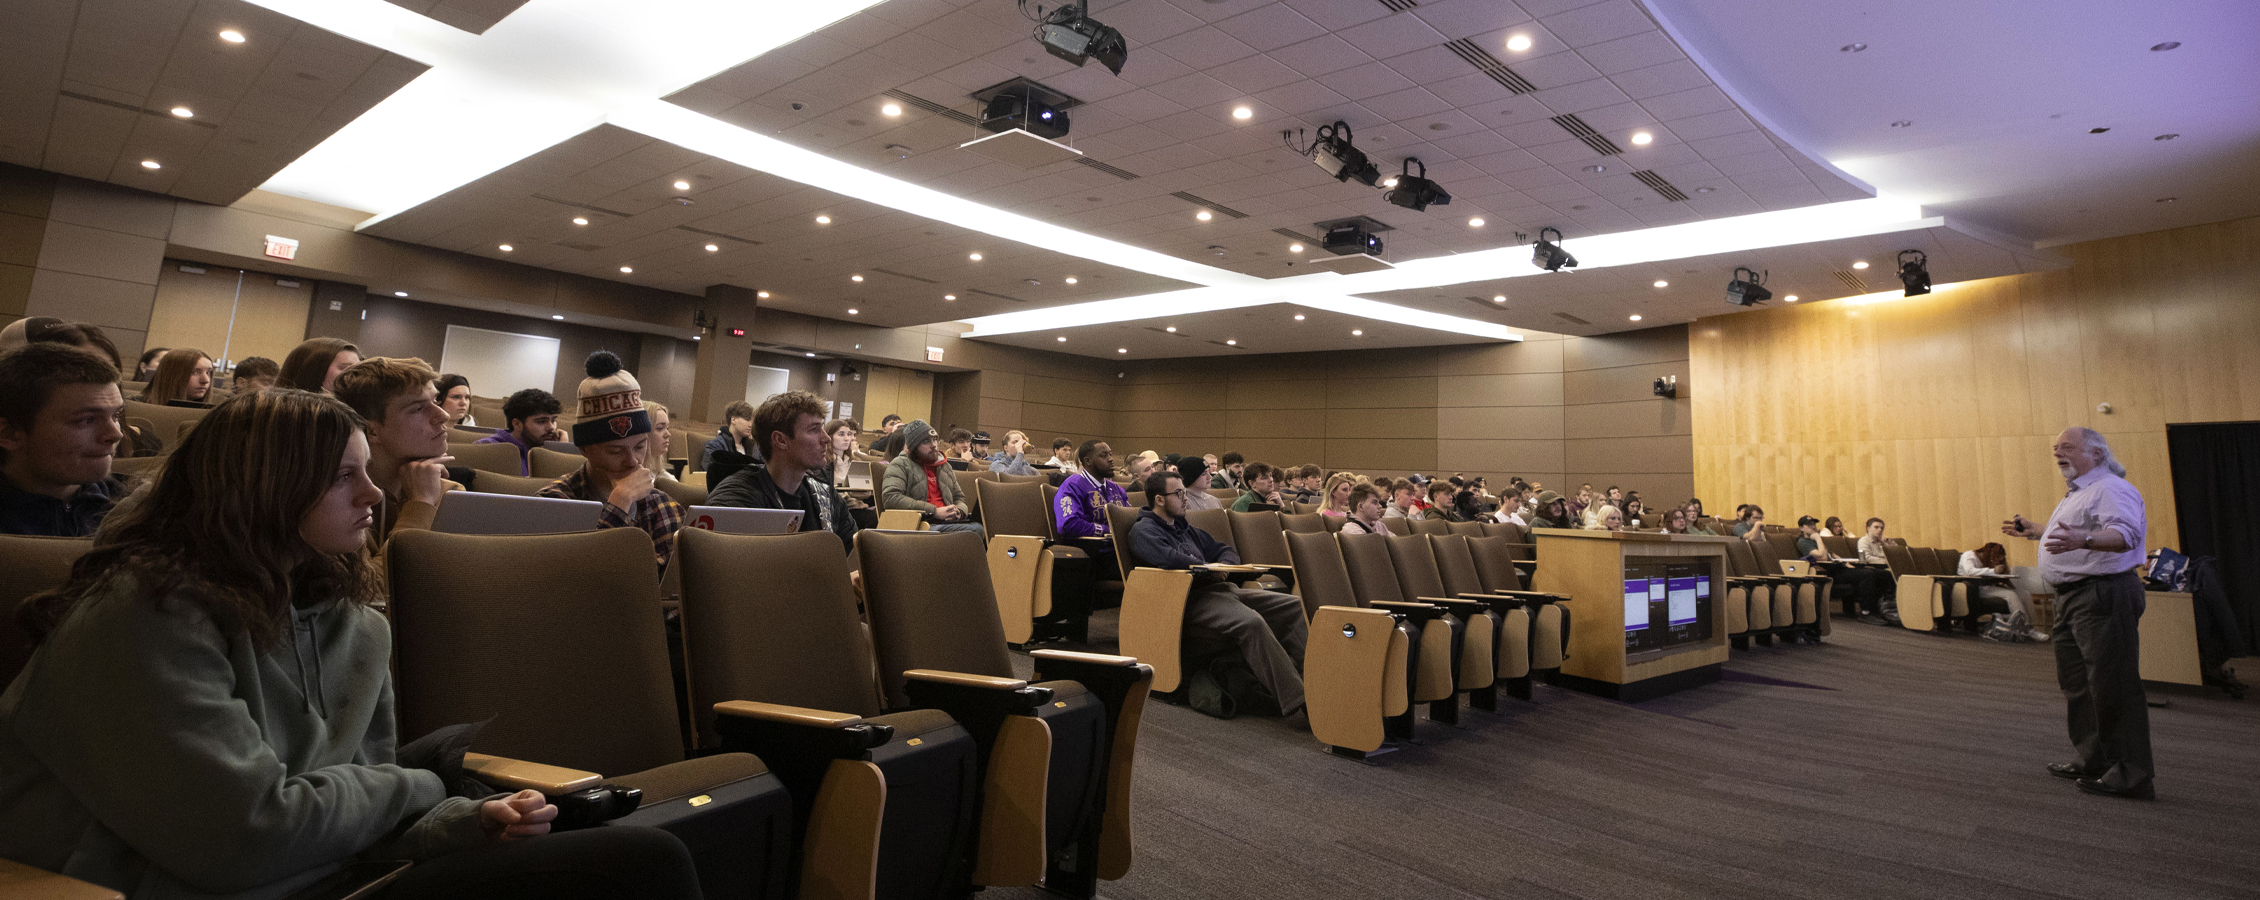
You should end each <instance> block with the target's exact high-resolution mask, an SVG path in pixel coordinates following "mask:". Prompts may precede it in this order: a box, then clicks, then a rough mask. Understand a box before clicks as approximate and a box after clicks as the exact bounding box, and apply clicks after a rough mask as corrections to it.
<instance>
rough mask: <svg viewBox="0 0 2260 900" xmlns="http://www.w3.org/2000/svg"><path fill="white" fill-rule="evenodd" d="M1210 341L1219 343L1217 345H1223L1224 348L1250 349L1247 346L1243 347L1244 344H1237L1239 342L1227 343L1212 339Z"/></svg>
mask: <svg viewBox="0 0 2260 900" xmlns="http://www.w3.org/2000/svg"><path fill="white" fill-rule="evenodd" d="M1209 343H1211V344H1215V345H1217V346H1219V347H1222V348H1224V349H1226V350H1246V349H1248V348H1246V347H1242V346H1239V345H1237V344H1227V343H1225V342H1223V341H1210V342H1209Z"/></svg>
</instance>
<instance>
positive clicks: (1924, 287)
mask: <svg viewBox="0 0 2260 900" xmlns="http://www.w3.org/2000/svg"><path fill="white" fill-rule="evenodd" d="M1910 253H1912V254H1914V255H1915V258H1914V259H1908V258H1907V254H1910ZM1899 283H1900V284H1903V285H1906V286H1907V293H1905V294H1902V295H1900V296H1903V297H1915V296H1920V295H1922V294H1928V293H1930V256H1929V255H1927V254H1925V253H1923V252H1922V251H1921V250H1901V251H1899Z"/></svg>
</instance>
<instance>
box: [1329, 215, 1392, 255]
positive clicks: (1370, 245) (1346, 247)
mask: <svg viewBox="0 0 2260 900" xmlns="http://www.w3.org/2000/svg"><path fill="white" fill-rule="evenodd" d="M1326 251H1327V252H1329V253H1332V254H1334V255H1335V256H1349V255H1350V254H1353V253H1363V254H1365V255H1367V256H1380V255H1381V239H1380V238H1377V237H1374V236H1373V234H1372V233H1371V232H1368V231H1366V230H1365V229H1363V228H1360V227H1358V225H1357V223H1355V222H1351V223H1346V224H1342V225H1336V226H1334V227H1332V228H1329V229H1326Z"/></svg>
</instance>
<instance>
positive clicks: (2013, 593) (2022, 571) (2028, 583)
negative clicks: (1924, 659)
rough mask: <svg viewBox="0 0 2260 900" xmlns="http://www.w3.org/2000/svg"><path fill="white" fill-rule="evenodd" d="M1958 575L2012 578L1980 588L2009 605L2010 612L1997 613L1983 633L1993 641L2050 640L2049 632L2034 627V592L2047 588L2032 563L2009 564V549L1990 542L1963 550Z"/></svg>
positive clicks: (2013, 642) (2011, 642)
mask: <svg viewBox="0 0 2260 900" xmlns="http://www.w3.org/2000/svg"><path fill="white" fill-rule="evenodd" d="M1955 574H1957V575H2001V576H2004V577H2007V578H2009V579H2010V583H2009V584H2008V585H1998V584H1988V585H1984V586H1982V587H1980V588H1979V589H1978V592H1979V593H1980V594H1981V595H1983V596H1985V597H1987V598H1989V599H1992V600H1996V601H1999V602H2000V603H2002V604H2003V605H2006V606H2007V607H2008V608H2009V611H2008V612H2006V613H1994V614H1993V626H1992V627H1991V628H1989V629H1987V630H1986V632H1985V634H1984V635H1983V637H1984V638H1985V639H1986V640H1990V641H2000V642H2002V643H2005V644H2015V643H2021V642H2024V641H2045V640H2048V632H2045V631H2042V630H2040V629H2038V628H2034V627H2032V620H2033V616H2032V595H2033V594H2034V593H2036V592H2040V591H2044V590H2046V587H2045V586H2044V585H2043V584H2042V582H2041V580H2040V574H2039V572H2038V571H2037V570H2035V569H2033V568H2031V567H2029V566H2018V567H2017V568H2016V569H2015V570H2013V571H2012V570H2011V569H2010V568H2009V551H2008V550H2006V549H2004V548H2003V547H2002V546H2001V545H2000V544H1998V543H1989V544H1986V545H1985V546H1983V547H1979V548H1977V549H1975V550H1967V551H1964V552H1963V553H1962V558H1961V559H1960V560H1958V561H1957V562H1956V564H1955Z"/></svg>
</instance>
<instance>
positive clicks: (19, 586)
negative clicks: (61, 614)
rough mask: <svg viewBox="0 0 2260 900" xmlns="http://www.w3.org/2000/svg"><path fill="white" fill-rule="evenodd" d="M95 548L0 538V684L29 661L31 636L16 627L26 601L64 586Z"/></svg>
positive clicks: (77, 542) (68, 541) (66, 541)
mask: <svg viewBox="0 0 2260 900" xmlns="http://www.w3.org/2000/svg"><path fill="white" fill-rule="evenodd" d="M93 547H94V541H93V540H92V539H91V538H55V537H30V536H26V535H16V534H5V535H0V684H7V683H9V682H12V681H15V680H16V673H17V672H20V671H22V670H23V667H24V664H25V663H27V662H30V661H31V649H32V648H31V636H30V635H27V634H25V633H23V631H22V630H21V629H19V628H18V627H17V625H16V607H18V606H21V605H23V602H24V600H25V598H28V597H30V596H31V595H33V594H38V593H44V592H46V591H51V590H54V589H55V588H59V587H62V586H63V583H64V582H66V581H69V580H70V577H71V564H72V563H75V562H78V558H79V557H81V556H85V555H86V551H88V550H90V549H92V548H93Z"/></svg>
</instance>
